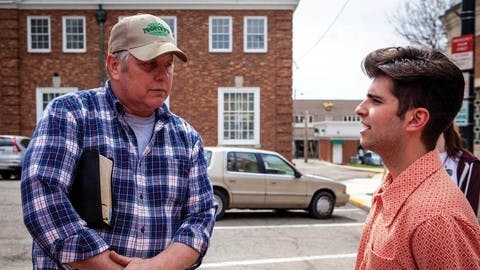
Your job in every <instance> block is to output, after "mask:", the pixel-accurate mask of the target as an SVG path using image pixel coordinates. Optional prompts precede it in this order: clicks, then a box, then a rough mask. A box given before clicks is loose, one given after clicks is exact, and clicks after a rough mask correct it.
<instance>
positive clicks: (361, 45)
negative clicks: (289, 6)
mask: <svg viewBox="0 0 480 270" xmlns="http://www.w3.org/2000/svg"><path fill="white" fill-rule="evenodd" d="M402 1H403V0H300V2H299V5H298V7H297V9H296V11H295V13H294V15H293V60H294V61H295V63H294V65H293V97H294V98H297V99H363V98H364V97H365V94H366V91H367V88H368V86H369V84H370V82H371V81H370V79H368V78H367V77H366V76H365V75H364V74H363V72H362V70H361V67H360V64H361V61H362V59H363V58H364V57H365V55H366V54H368V53H369V52H370V51H372V50H375V49H378V48H381V47H387V46H398V45H405V42H404V41H402V39H401V38H400V37H399V36H398V35H397V34H396V33H395V32H394V30H393V26H392V25H391V24H390V23H389V22H388V20H387V17H388V16H389V14H392V12H394V10H395V9H396V8H398V5H399V4H400V3H401V2H402ZM342 8H343V11H342V12H341V10H342ZM338 14H340V15H339V16H338V18H337V19H336V21H335V17H337V15H338ZM334 21H335V23H334V24H333V25H332V23H333V22H334ZM330 26H331V27H330ZM329 27H330V29H329V30H328V28H329Z"/></svg>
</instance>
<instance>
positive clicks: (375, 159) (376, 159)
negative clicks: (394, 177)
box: [363, 151, 383, 166]
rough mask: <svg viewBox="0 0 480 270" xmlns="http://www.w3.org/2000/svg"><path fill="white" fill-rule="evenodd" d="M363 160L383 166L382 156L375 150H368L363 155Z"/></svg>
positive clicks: (369, 163) (368, 163)
mask: <svg viewBox="0 0 480 270" xmlns="http://www.w3.org/2000/svg"><path fill="white" fill-rule="evenodd" d="M363 162H364V163H365V164H367V165H375V166H382V165H383V162H382V158H381V157H380V156H379V155H378V154H377V153H375V152H372V151H367V153H365V155H364V156H363Z"/></svg>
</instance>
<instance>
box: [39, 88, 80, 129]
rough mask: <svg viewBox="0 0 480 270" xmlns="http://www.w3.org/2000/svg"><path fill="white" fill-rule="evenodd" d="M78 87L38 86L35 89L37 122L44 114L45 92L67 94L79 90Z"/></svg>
mask: <svg viewBox="0 0 480 270" xmlns="http://www.w3.org/2000/svg"><path fill="white" fill-rule="evenodd" d="M77 90H78V88H77V87H58V88H56V87H37V89H36V91H35V93H36V94H35V104H36V112H37V122H38V121H40V119H42V116H43V111H44V109H43V94H57V93H60V94H67V93H71V92H75V91H77Z"/></svg>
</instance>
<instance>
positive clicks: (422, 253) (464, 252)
mask: <svg viewBox="0 0 480 270" xmlns="http://www.w3.org/2000/svg"><path fill="white" fill-rule="evenodd" d="M472 225H477V224H467V223H466V222H465V221H464V220H460V219H457V218H455V217H443V216H436V217H433V218H430V219H428V220H427V221H425V222H424V223H422V224H421V225H420V226H418V227H417V229H416V230H415V232H414V234H413V237H412V241H411V243H412V253H413V256H414V258H415V262H416V264H417V266H418V268H419V269H480V233H479V230H478V226H477V227H475V226H472Z"/></svg>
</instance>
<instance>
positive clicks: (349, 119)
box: [343, 115, 361, 122]
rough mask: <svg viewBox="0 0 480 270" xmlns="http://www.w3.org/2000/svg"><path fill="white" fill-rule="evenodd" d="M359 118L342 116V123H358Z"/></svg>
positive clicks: (356, 116)
mask: <svg viewBox="0 0 480 270" xmlns="http://www.w3.org/2000/svg"><path fill="white" fill-rule="evenodd" d="M360 120H361V119H360V116H358V115H344V116H343V121H345V122H360Z"/></svg>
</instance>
